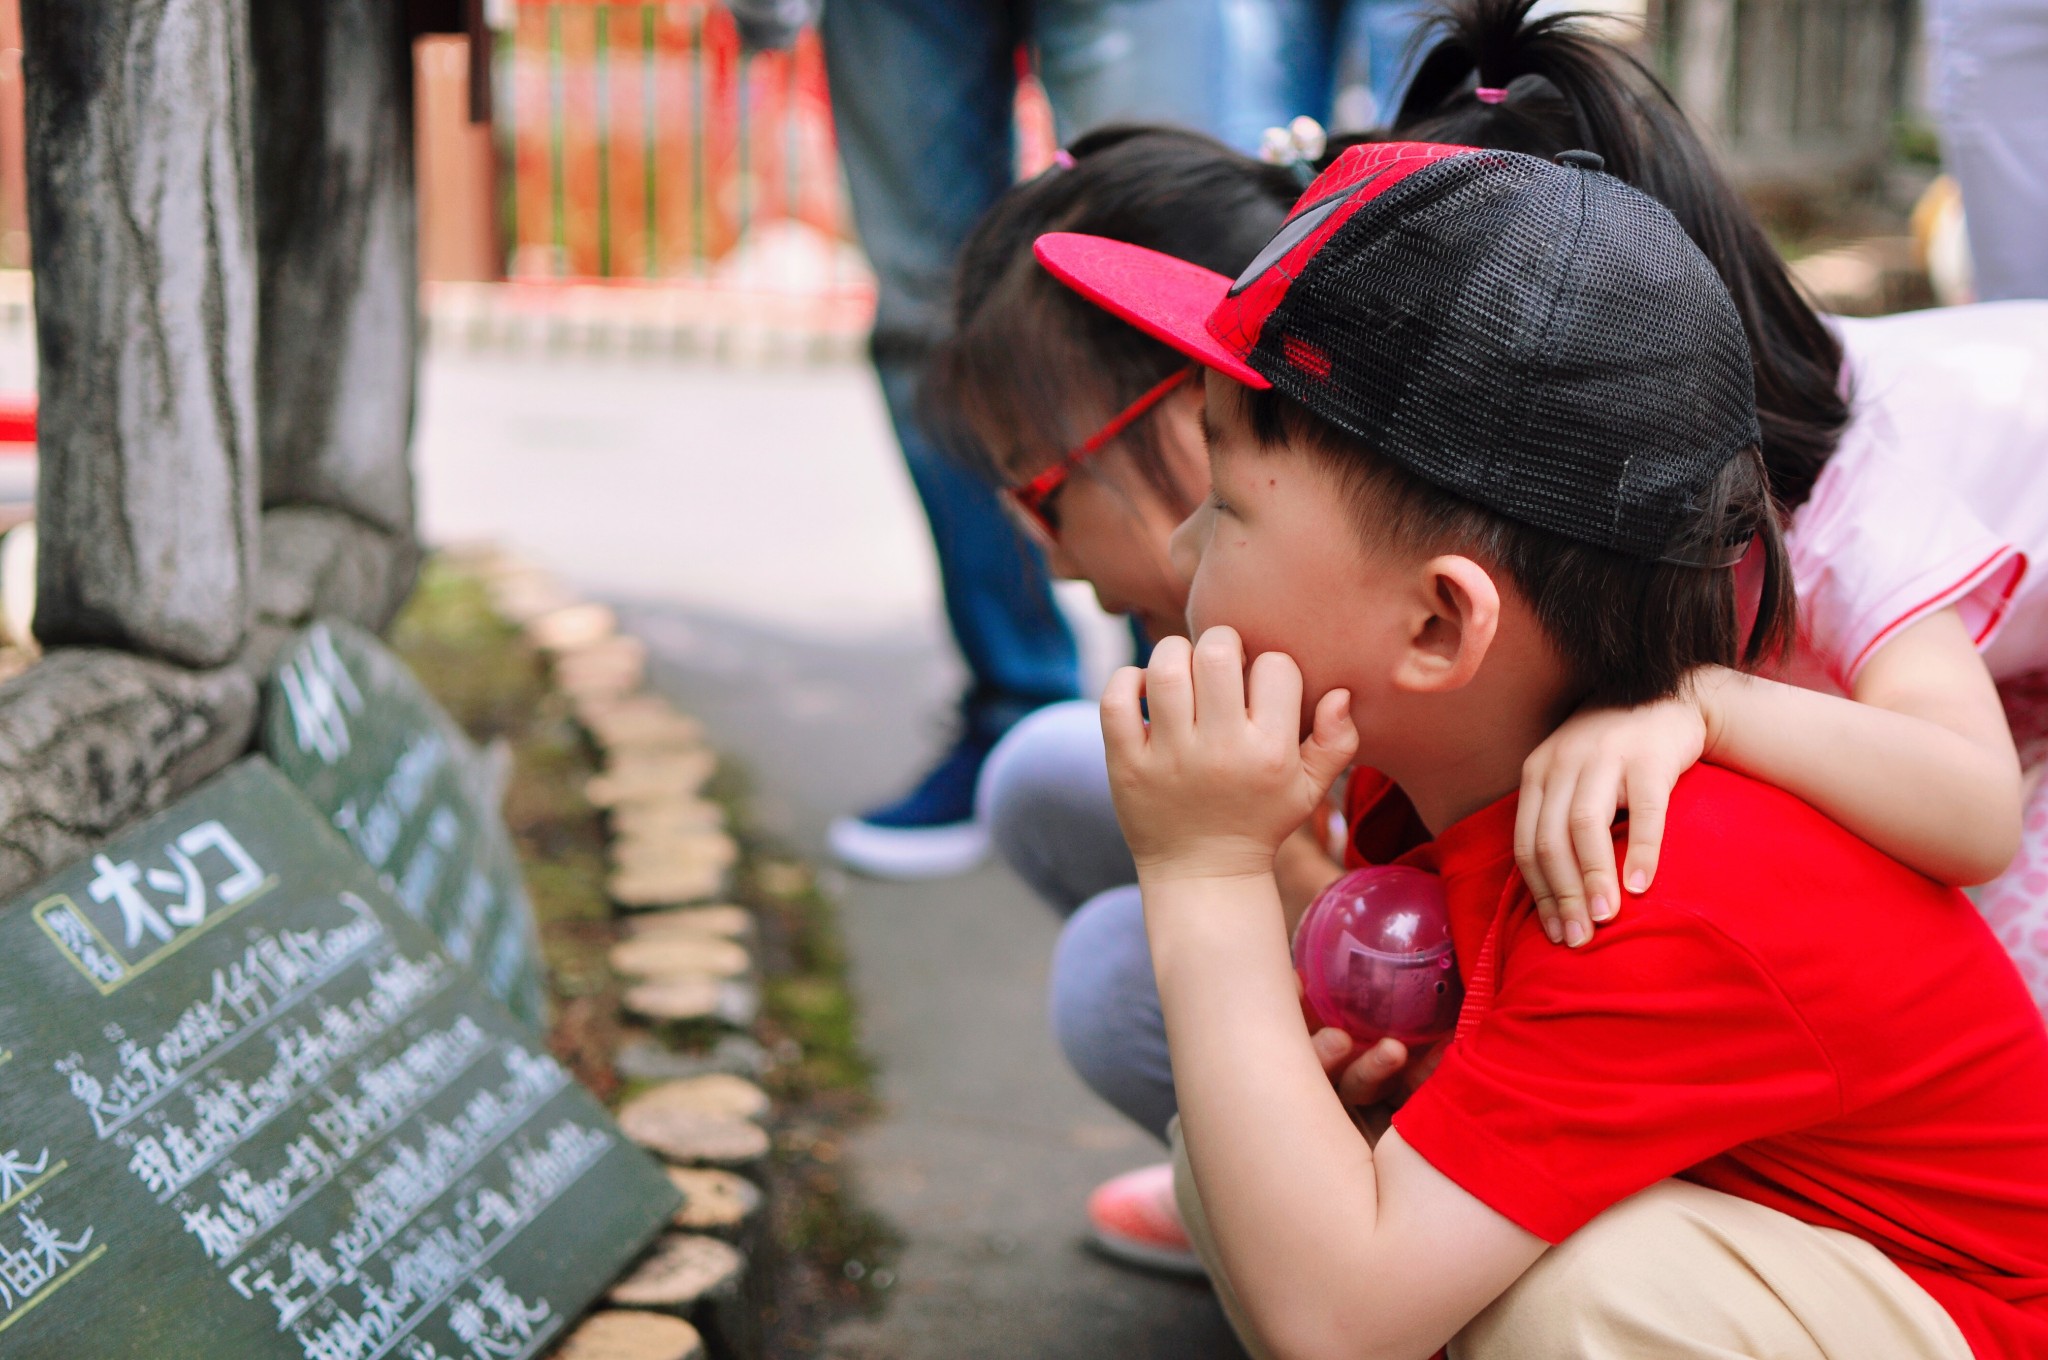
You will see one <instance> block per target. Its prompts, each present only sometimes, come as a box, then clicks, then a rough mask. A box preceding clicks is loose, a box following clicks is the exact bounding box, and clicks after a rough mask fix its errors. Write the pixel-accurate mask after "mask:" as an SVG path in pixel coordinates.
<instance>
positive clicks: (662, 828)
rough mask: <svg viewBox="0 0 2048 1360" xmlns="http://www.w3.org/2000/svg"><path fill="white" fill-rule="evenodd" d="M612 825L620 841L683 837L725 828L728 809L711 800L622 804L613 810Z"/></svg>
mask: <svg viewBox="0 0 2048 1360" xmlns="http://www.w3.org/2000/svg"><path fill="white" fill-rule="evenodd" d="M611 824H612V832H613V834H614V835H616V836H618V837H620V838H621V839H637V838H641V837H646V836H681V835H688V834H690V833H691V832H696V831H716V830H718V829H720V828H722V827H723V826H724V825H725V809H724V808H722V807H720V806H719V805H718V804H716V803H714V802H712V801H711V800H710V799H708V798H697V797H681V796H678V797H675V798H665V799H659V800H645V801H641V802H635V803H621V804H620V805H619V806H617V807H615V808H613V809H612V810H611Z"/></svg>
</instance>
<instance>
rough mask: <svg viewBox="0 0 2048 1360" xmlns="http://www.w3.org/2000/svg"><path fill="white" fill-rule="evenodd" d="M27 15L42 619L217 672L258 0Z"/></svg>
mask: <svg viewBox="0 0 2048 1360" xmlns="http://www.w3.org/2000/svg"><path fill="white" fill-rule="evenodd" d="M266 7H269V6H268V5H266ZM292 7H296V5H294V6H292ZM21 20H22V34H23V49H24V51H23V63H22V64H23V74H24V79H25V83H26V87H27V115H28V117H27V135H28V205H29V224H30V235H31V238H32V247H31V248H32V250H33V252H34V263H35V271H36V333H37V338H38V341H39V343H40V347H41V353H42V364H41V399H42V410H41V418H40V428H39V431H38V434H39V440H40V453H41V476H40V479H39V490H38V494H37V507H36V512H37V520H38V537H39V540H40V547H41V564H40V570H39V572H38V577H39V587H38V592H37V600H36V631H37V633H38V635H39V636H40V637H41V638H42V639H43V641H44V642H45V643H46V644H50V645H57V644H64V643H99V644H105V645H109V646H113V647H118V648H121V649H123V650H127V651H131V652H136V653H140V654H143V655H145V656H151V657H157V658H161V659H163V660H167V661H173V662H176V663H179V664H181V665H185V666H195V667H200V666H217V665H219V664H221V663H223V662H225V661H227V660H228V659H229V658H230V657H232V656H233V655H234V654H235V653H236V651H237V650H238V649H239V648H240V646H241V644H242V640H243V635H244V632H245V630H246V627H247V621H248V617H249V611H250V580H251V575H252V572H253V570H254V563H255V557H256V535H257V529H256V504H257V461H256V414H255V412H256V403H255V383H254V375H255V340H256V263H255V232H254V224H253V221H252V212H251V202H252V199H251V152H250V144H249V134H248V128H249V106H248V99H249V78H248V57H247V24H248V7H247V0H22V5H21Z"/></svg>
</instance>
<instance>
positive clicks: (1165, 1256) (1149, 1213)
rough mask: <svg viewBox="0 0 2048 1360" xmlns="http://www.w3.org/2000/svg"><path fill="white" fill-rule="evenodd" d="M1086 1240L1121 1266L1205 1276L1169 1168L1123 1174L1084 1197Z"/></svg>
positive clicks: (1154, 1167)
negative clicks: (1181, 1216)
mask: <svg viewBox="0 0 2048 1360" xmlns="http://www.w3.org/2000/svg"><path fill="white" fill-rule="evenodd" d="M1088 1240H1089V1242H1090V1243H1092V1244H1093V1245H1094V1247H1095V1249H1096V1250H1097V1251H1100V1252H1101V1253H1102V1254H1103V1255H1104V1256H1107V1257H1110V1258H1111V1259H1112V1260H1117V1261H1122V1262H1124V1263H1125V1264H1126V1265H1134V1266H1142V1267H1144V1268H1145V1269H1147V1270H1161V1271H1166V1272H1168V1273H1169V1274H1174V1275H1200V1276H1206V1275H1207V1274H1208V1272H1207V1271H1205V1270H1203V1269H1202V1262H1201V1259H1200V1258H1199V1257H1197V1256H1196V1255H1195V1247H1194V1244H1193V1243H1192V1242H1190V1241H1189V1240H1188V1229H1187V1225H1186V1224H1185V1223H1183V1222H1181V1218H1180V1207H1179V1206H1178V1205H1176V1204H1175V1203H1174V1201H1173V1164H1172V1163H1171V1162H1158V1163H1155V1164H1154V1165H1152V1166H1141V1167H1139V1168H1138V1169H1137V1170H1136V1171H1126V1172H1125V1173H1124V1174H1123V1175H1121V1176H1116V1177H1112V1178H1111V1179H1109V1180H1106V1181H1104V1182H1103V1183H1102V1184H1100V1185H1098V1186H1096V1187H1095V1193H1094V1194H1092V1195H1090V1196H1088Z"/></svg>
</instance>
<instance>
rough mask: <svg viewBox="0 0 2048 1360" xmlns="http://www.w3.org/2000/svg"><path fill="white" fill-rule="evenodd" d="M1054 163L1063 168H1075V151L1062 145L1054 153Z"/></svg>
mask: <svg viewBox="0 0 2048 1360" xmlns="http://www.w3.org/2000/svg"><path fill="white" fill-rule="evenodd" d="M1052 163H1053V164H1054V165H1057V166H1058V167H1059V168H1060V169H1062V170H1071V169H1073V168H1074V153H1073V152H1071V151H1069V150H1067V149H1066V148H1065V147H1061V148H1060V149H1059V150H1057V151H1055V152H1053V153H1052Z"/></svg>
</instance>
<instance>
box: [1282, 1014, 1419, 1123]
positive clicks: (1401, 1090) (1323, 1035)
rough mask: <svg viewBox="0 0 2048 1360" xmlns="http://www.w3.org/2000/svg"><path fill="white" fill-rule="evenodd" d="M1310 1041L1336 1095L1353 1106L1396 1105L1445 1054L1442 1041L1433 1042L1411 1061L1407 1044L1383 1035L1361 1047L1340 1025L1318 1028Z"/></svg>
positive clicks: (1399, 1104) (1391, 1107)
mask: <svg viewBox="0 0 2048 1360" xmlns="http://www.w3.org/2000/svg"><path fill="white" fill-rule="evenodd" d="M1310 1042H1311V1043H1313V1044H1314V1045H1315V1050H1316V1058H1317V1060H1318V1061H1319V1062H1321V1063H1322V1065H1323V1071H1324V1072H1325V1073H1326V1074H1327V1075H1328V1076H1329V1078H1330V1083H1331V1085H1333V1086H1335V1087H1336V1088H1337V1098H1338V1099H1339V1100H1341V1101H1343V1102H1344V1103H1345V1104H1346V1105H1348V1106H1351V1107H1352V1108H1354V1109H1357V1108H1362V1107H1365V1106H1371V1105H1382V1106H1385V1107H1386V1108H1388V1109H1390V1110H1397V1109H1399V1108H1400V1107H1401V1106H1402V1104H1404V1103H1405V1102H1406V1101H1407V1099H1408V1097H1409V1096H1411V1095H1413V1094H1415V1089H1416V1088H1417V1087H1419V1086H1420V1085H1422V1083H1423V1082H1425V1081H1427V1080H1428V1079H1429V1074H1430V1073H1432V1072H1434V1071H1436V1066H1437V1064H1438V1063H1439V1062H1441V1061H1443V1055H1444V1045H1443V1044H1432V1045H1430V1046H1429V1047H1428V1048H1425V1049H1423V1050H1422V1056H1421V1057H1419V1058H1416V1059H1415V1060H1414V1061H1413V1062H1410V1061H1409V1059H1410V1057H1411V1056H1412V1055H1411V1054H1410V1053H1409V1052H1408V1046H1407V1045H1406V1044H1404V1043H1402V1042H1401V1041H1400V1040H1399V1039H1382V1040H1380V1041H1379V1042H1378V1043H1376V1044H1374V1045H1373V1046H1372V1047H1370V1048H1367V1049H1365V1050H1363V1051H1360V1049H1359V1047H1358V1043H1357V1041H1356V1040H1354V1039H1353V1038H1352V1037H1351V1036H1350V1035H1348V1034H1346V1033H1345V1032H1344V1031H1343V1030H1341V1029H1321V1030H1317V1031H1316V1033H1315V1036H1314V1037H1313V1038H1312V1039H1311V1040H1310Z"/></svg>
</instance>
